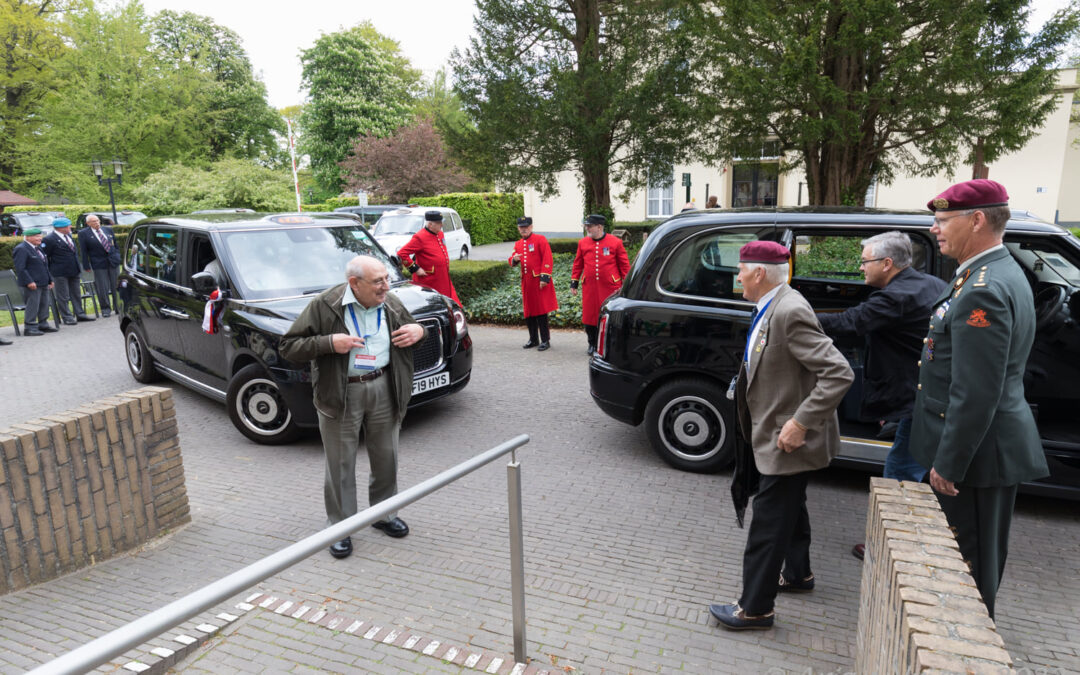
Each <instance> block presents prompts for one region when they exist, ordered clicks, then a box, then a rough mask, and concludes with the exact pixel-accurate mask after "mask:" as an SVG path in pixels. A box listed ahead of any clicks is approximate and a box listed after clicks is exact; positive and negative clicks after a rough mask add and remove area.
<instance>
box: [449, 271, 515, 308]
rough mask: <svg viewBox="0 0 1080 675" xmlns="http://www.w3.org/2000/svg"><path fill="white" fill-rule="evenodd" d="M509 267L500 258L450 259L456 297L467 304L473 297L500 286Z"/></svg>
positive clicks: (507, 273) (507, 274) (451, 276)
mask: <svg viewBox="0 0 1080 675" xmlns="http://www.w3.org/2000/svg"><path fill="white" fill-rule="evenodd" d="M511 269H512V268H511V267H510V265H508V264H506V262H505V261H500V260H451V261H450V278H451V279H452V280H453V282H454V290H456V291H457V294H458V298H460V299H461V302H462V304H464V305H468V304H469V303H470V302H472V300H473V298H476V297H479V296H481V295H483V294H484V293H487V292H489V291H493V290H495V289H496V288H498V287H500V286H502V285H503V282H504V280H505V278H506V277H507V276H509V273H510V270H511ZM515 274H516V270H515ZM515 278H517V277H516V276H515Z"/></svg>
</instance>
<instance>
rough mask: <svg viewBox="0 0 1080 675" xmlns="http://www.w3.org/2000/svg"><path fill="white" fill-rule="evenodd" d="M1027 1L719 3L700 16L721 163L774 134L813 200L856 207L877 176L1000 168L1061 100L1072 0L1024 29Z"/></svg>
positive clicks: (697, 26) (750, 152) (697, 28)
mask: <svg viewBox="0 0 1080 675" xmlns="http://www.w3.org/2000/svg"><path fill="white" fill-rule="evenodd" d="M1028 2H1029V0H994V1H993V2H986V0H911V1H908V0H900V1H898V0H784V1H783V2H778V1H777V0H719V1H714V2H707V3H702V4H701V5H699V6H698V7H697V10H698V11H697V14H696V16H695V17H694V18H693V19H692V20H691V24H692V25H693V26H694V32H695V34H696V35H697V36H698V37H699V40H698V43H697V44H698V56H699V58H700V59H701V63H702V64H703V68H708V70H707V71H706V70H703V71H702V72H708V73H709V74H710V75H711V77H709V78H708V79H703V81H702V83H701V90H702V91H703V92H705V93H707V94H709V99H710V100H711V101H713V102H715V115H716V123H717V125H718V127H719V133H718V134H716V139H717V142H716V144H715V145H714V146H713V147H712V148H710V150H711V152H712V153H713V155H714V157H716V158H718V159H731V158H735V157H752V156H759V153H760V149H761V148H762V147H763V144H764V143H765V142H767V141H769V140H772V139H775V140H776V141H777V142H778V143H779V145H780V146H781V148H782V150H783V151H785V152H786V153H788V156H789V157H792V158H794V161H791V162H790V163H788V164H786V165H785V166H783V167H782V168H784V169H790V168H793V167H795V166H802V167H803V168H804V169H805V171H806V178H807V185H808V188H809V199H810V203H811V204H859V205H861V204H862V202H863V196H864V195H865V193H866V191H867V188H868V187H869V185H870V183H871V181H872V180H873V179H875V178H876V179H877V180H878V181H880V182H883V183H888V182H889V181H891V180H892V179H893V177H894V176H895V175H896V174H897V173H898V172H904V173H908V174H912V175H923V176H927V175H933V174H936V173H939V172H941V171H946V172H948V171H951V170H952V167H953V166H954V165H955V164H956V162H958V161H961V160H966V161H968V162H971V163H973V164H974V163H976V162H977V161H979V160H980V159H981V161H983V162H986V163H989V162H992V161H994V160H995V159H997V158H999V157H1001V156H1003V155H1004V154H1006V153H1008V152H1010V151H1012V150H1016V149H1018V148H1020V147H1022V146H1023V145H1024V143H1025V142H1026V141H1027V140H1028V139H1030V138H1031V137H1032V136H1033V135H1034V134H1035V132H1036V131H1037V130H1038V128H1039V126H1040V125H1041V124H1042V122H1043V121H1044V120H1045V119H1046V116H1047V115H1048V114H1049V112H1050V111H1051V110H1053V109H1054V108H1055V107H1056V106H1057V105H1058V104H1059V101H1058V100H1057V97H1056V96H1053V95H1052V92H1053V90H1054V86H1055V80H1056V73H1055V72H1054V71H1053V69H1052V67H1053V64H1054V63H1055V61H1056V59H1057V57H1058V54H1059V53H1060V51H1061V48H1062V46H1063V44H1064V42H1065V41H1066V40H1067V39H1068V37H1069V35H1070V34H1071V33H1072V32H1073V31H1075V29H1076V26H1077V10H1076V8H1075V6H1073V7H1071V8H1069V9H1068V10H1063V11H1061V12H1058V13H1057V14H1056V15H1055V16H1054V18H1053V19H1051V20H1050V21H1049V22H1048V23H1047V24H1046V25H1045V26H1044V27H1043V29H1042V30H1040V31H1039V32H1038V33H1036V34H1028V33H1027V32H1026V30H1025V28H1024V26H1025V24H1026V20H1027V15H1028V9H1027V6H1028Z"/></svg>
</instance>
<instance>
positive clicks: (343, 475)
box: [280, 256, 424, 558]
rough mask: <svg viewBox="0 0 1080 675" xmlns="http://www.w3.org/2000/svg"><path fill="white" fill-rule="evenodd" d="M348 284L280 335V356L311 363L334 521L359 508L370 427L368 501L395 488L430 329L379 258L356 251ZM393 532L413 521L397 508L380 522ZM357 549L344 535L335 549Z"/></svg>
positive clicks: (342, 553) (340, 552)
mask: <svg viewBox="0 0 1080 675" xmlns="http://www.w3.org/2000/svg"><path fill="white" fill-rule="evenodd" d="M345 274H346V282H345V283H343V284H339V285H337V286H334V287H332V288H329V289H327V290H325V291H323V292H322V293H320V294H319V295H317V296H315V298H314V299H313V300H312V301H311V302H310V303H309V304H308V306H307V307H306V308H305V309H304V311H303V312H301V313H300V316H299V317H297V318H296V321H294V322H293V325H292V327H290V328H289V331H288V332H287V333H286V334H285V337H284V338H282V340H281V347H280V349H281V355H282V356H284V357H285V358H286V359H289V360H290V361H296V362H303V361H311V384H312V388H313V389H314V393H315V400H314V403H315V409H316V411H317V412H318V415H319V433H320V434H321V435H322V440H323V450H324V451H325V454H326V482H325V486H324V493H323V496H324V501H325V504H326V518H327V522H328V524H330V525H333V524H334V523H338V522H341V521H342V520H345V519H347V518H349V517H350V516H353V515H355V514H356V452H357V450H358V446H359V444H360V429H361V427H362V428H363V429H364V442H365V445H366V446H367V454H368V461H369V462H370V464H371V476H370V479H369V481H368V500H369V503H370V504H377V503H379V502H381V501H383V500H385V499H389V498H390V497H393V496H394V495H396V494H397V454H398V432H399V431H400V429H401V420H402V419H403V418H404V417H405V409H406V407H407V406H408V404H409V398H410V397H411V396H412V380H413V353H412V346H413V345H415V344H416V343H417V342H419V341H420V340H421V339H423V337H424V329H423V327H422V326H420V324H418V323H417V322H416V320H415V319H414V318H413V317H412V315H411V314H409V311H408V310H407V309H405V306H404V305H402V304H401V301H400V300H398V299H397V297H396V296H394V295H393V294H391V293H390V292H389V291H390V275H389V274H388V272H387V270H386V266H385V265H384V264H383V263H382V262H381V261H379V260H378V259H377V258H372V257H370V256H357V257H355V258H353V259H352V260H351V261H349V264H348V265H347V266H346V269H345ZM374 526H375V527H376V528H378V529H380V530H382V531H383V532H385V533H386V534H387V535H389V536H391V537H404V536H405V535H407V534H408V533H409V527H408V526H407V525H406V524H405V521H403V520H402V519H401V518H399V517H397V515H396V514H390V515H388V516H387V519H386V520H381V521H379V522H377V523H375V525H374ZM351 553H352V539H351V538H350V537H345V538H344V539H342V540H341V541H339V542H337V543H335V544H334V545H332V546H331V547H330V555H332V556H334V557H335V558H345V557H348V556H349V555H350V554H351Z"/></svg>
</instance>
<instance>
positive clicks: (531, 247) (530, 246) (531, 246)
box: [529, 244, 536, 252]
mask: <svg viewBox="0 0 1080 675" xmlns="http://www.w3.org/2000/svg"><path fill="white" fill-rule="evenodd" d="M535 250H536V244H529V251H530V252H532V251H535Z"/></svg>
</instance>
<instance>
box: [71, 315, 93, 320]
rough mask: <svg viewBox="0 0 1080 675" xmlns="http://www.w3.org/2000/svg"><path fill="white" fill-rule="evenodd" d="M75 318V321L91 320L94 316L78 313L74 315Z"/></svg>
mask: <svg viewBox="0 0 1080 675" xmlns="http://www.w3.org/2000/svg"><path fill="white" fill-rule="evenodd" d="M75 320H76V321H93V320H94V317H92V316H87V315H86V314H80V315H79V316H77V317H75Z"/></svg>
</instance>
